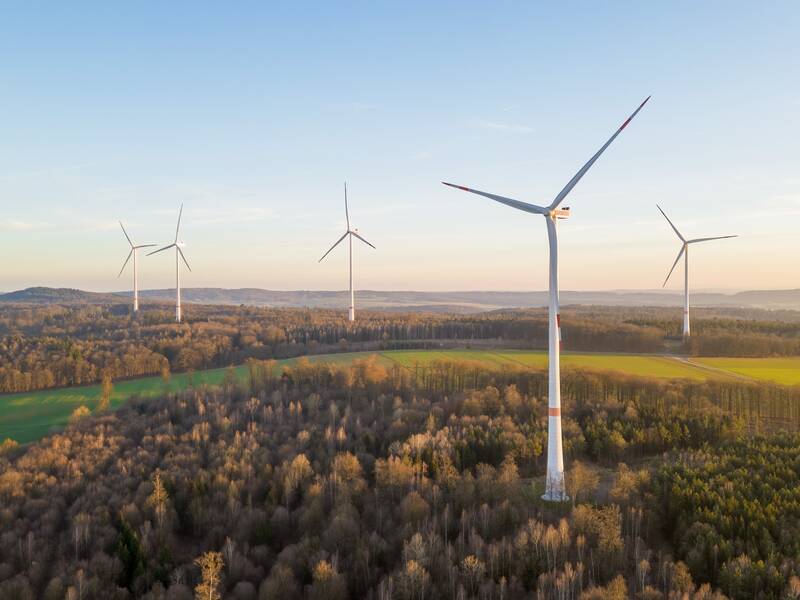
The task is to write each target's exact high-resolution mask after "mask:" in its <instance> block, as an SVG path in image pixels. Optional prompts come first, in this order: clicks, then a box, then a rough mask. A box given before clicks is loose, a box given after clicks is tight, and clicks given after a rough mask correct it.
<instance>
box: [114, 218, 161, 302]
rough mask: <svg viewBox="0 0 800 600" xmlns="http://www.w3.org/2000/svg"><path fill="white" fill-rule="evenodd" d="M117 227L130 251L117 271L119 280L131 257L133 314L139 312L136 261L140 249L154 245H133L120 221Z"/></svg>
mask: <svg viewBox="0 0 800 600" xmlns="http://www.w3.org/2000/svg"><path fill="white" fill-rule="evenodd" d="M119 226H120V227H122V233H124V234H125V238H126V239H127V240H128V243H129V244H130V246H131V251H130V252H129V253H128V258H126V259H125V262H124V263H122V268H121V269H120V270H119V275H117V278H119V276H120V275H122V272H123V271H124V270H125V267H126V266H127V265H128V261H129V260H130V259H131V257H133V312H138V311H139V266H138V263H137V261H136V259H137V258H138V255H139V249H140V248H151V247H152V246H155V244H140V245H138V246H137V245H135V244H134V243H133V242H132V241H131V238H130V236H129V235H128V232H127V231H125V226H124V225H123V224H122V221H120V222H119Z"/></svg>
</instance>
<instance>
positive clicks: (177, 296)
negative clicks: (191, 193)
mask: <svg viewBox="0 0 800 600" xmlns="http://www.w3.org/2000/svg"><path fill="white" fill-rule="evenodd" d="M182 214H183V204H181V209H180V211H179V212H178V226H177V227H176V228H175V241H174V242H172V243H171V244H170V245H169V246H164V247H163V248H159V249H158V250H155V251H153V252H150V253H149V254H148V255H147V256H150V255H152V254H157V253H159V252H162V251H163V250H169V249H170V248H175V321H176V322H178V323H180V322H181V318H182V314H181V269H180V262H179V260H178V257H180V258H181V259H183V262H184V264H185V265H186V268H187V269H189V270H190V271H191V270H192V268H191V267H190V266H189V261H187V260H186V257H185V256H184V255H183V250H182V248H185V247H186V244H185V243H184V242H179V241H178V232H179V231H180V228H181V215H182Z"/></svg>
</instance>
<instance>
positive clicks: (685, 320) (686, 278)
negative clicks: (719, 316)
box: [656, 204, 738, 337]
mask: <svg viewBox="0 0 800 600" xmlns="http://www.w3.org/2000/svg"><path fill="white" fill-rule="evenodd" d="M656 208H658V210H659V211H660V212H661V214H662V215H664V218H665V219H666V220H667V223H669V224H670V227H672V230H673V231H674V232H675V234H676V235H677V236H678V237H679V238H680V240H681V242H683V244H682V245H681V250H680V252H678V258H676V259H675V262H674V263H672V268H671V269H670V270H669V273H667V278H666V279H665V280H664V283H663V285H662V286H661V287H664V286H666V285H667V281H669V278H670V275H672V272H673V271H674V270H675V267H676V266H677V264H678V261H679V260H680V259H681V256H683V257H684V263H683V337H689V334H690V329H689V244H697V243H698V242H710V241H711V240H726V239H728V238H735V237H738V236H735V235H721V236H718V237H708V238H695V239H693V240H687V239H686V238H684V237H683V236H682V235H681V232H680V231H678V228H677V227H675V225H674V224H673V222H672V221H670V220H669V217H668V216H667V213H665V212H664V211H663V210H661V207H660V206H659V205H658V204H656Z"/></svg>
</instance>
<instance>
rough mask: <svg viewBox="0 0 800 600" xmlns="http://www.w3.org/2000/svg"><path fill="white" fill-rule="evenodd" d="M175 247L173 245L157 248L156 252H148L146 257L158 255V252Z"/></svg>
mask: <svg viewBox="0 0 800 600" xmlns="http://www.w3.org/2000/svg"><path fill="white" fill-rule="evenodd" d="M173 246H175V244H170V245H169V246H164V247H163V248H159V249H158V250H153V251H152V252H148V253H147V256H152V255H153V254H158V253H159V252H163V251H164V250H169V249H170V248H172V247H173Z"/></svg>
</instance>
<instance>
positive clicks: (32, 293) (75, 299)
mask: <svg viewBox="0 0 800 600" xmlns="http://www.w3.org/2000/svg"><path fill="white" fill-rule="evenodd" d="M120 301H122V299H121V298H120V296H118V295H116V294H104V293H98V292H85V291H83V290H76V289H72V288H48V287H32V288H26V289H24V290H18V291H16V292H8V293H6V294H0V302H18V303H22V304H108V303H117V302H120Z"/></svg>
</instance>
